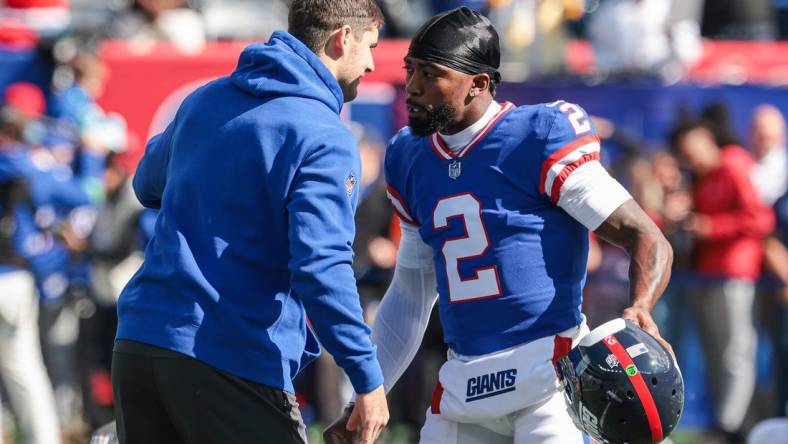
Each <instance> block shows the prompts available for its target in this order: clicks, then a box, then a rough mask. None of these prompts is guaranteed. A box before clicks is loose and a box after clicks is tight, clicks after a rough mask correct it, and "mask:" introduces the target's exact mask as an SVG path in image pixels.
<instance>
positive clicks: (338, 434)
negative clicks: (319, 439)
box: [323, 403, 358, 444]
mask: <svg viewBox="0 0 788 444" xmlns="http://www.w3.org/2000/svg"><path fill="white" fill-rule="evenodd" d="M353 407H354V404H353V403H350V404H348V405H347V406H346V407H345V409H344V410H343V411H342V415H340V416H339V418H337V419H336V420H335V421H334V422H332V423H331V425H329V426H328V427H327V428H326V429H325V430H323V441H324V442H325V443H326V444H353V443H354V442H355V441H357V439H358V432H355V431H349V430H347V422H348V420H349V419H350V414H351V413H353Z"/></svg>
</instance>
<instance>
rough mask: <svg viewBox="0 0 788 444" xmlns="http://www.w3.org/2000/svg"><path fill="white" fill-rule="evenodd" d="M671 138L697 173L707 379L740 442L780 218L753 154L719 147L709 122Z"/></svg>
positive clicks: (694, 220) (700, 310)
mask: <svg viewBox="0 0 788 444" xmlns="http://www.w3.org/2000/svg"><path fill="white" fill-rule="evenodd" d="M672 141H673V142H674V146H675V149H676V150H677V152H678V154H679V157H680V158H681V160H682V161H683V162H684V163H685V164H686V165H687V166H688V167H689V169H690V171H691V172H692V173H693V176H694V183H693V201H694V204H695V207H694V213H692V214H691V215H690V217H689V219H688V220H687V223H686V225H685V227H686V229H687V230H688V231H689V232H690V233H691V234H692V235H693V237H694V238H695V242H696V249H695V270H696V271H697V272H698V274H699V275H700V277H701V279H702V282H701V283H700V284H699V285H698V288H696V289H694V290H693V291H691V292H690V305H691V306H692V308H693V309H694V313H695V317H696V319H697V322H698V326H699V333H700V337H701V341H702V343H703V347H704V352H705V354H706V362H707V363H713V364H712V365H708V366H707V375H708V380H709V383H710V386H711V387H710V388H711V392H712V398H713V400H714V417H715V420H716V425H717V427H718V429H719V431H720V432H721V433H722V434H723V435H724V436H727V437H728V439H729V441H730V442H741V440H742V439H741V427H742V423H743V421H744V416H745V414H746V412H747V408H748V407H749V403H750V400H751V398H752V394H753V390H754V387H755V349H756V332H755V327H754V323H753V301H754V296H755V281H756V280H757V279H758V276H759V274H760V266H761V258H762V255H763V238H764V237H765V236H766V235H768V234H769V233H770V232H771V231H772V229H773V228H774V215H773V213H772V211H771V210H770V209H769V208H768V207H766V206H765V205H764V204H763V203H762V202H761V201H760V199H759V198H758V195H757V192H756V191H755V188H754V187H753V185H752V182H751V181H750V176H749V175H750V172H751V170H752V166H753V161H752V157H751V156H750V154H749V153H748V152H747V151H745V150H743V149H742V148H740V147H738V146H735V145H727V146H722V147H720V146H719V144H718V142H717V141H716V139H715V137H714V133H713V130H712V129H710V128H709V126H708V125H707V124H705V123H704V122H702V121H695V122H690V123H687V124H685V125H682V126H680V127H679V128H677V129H676V130H675V131H674V133H673V135H672Z"/></svg>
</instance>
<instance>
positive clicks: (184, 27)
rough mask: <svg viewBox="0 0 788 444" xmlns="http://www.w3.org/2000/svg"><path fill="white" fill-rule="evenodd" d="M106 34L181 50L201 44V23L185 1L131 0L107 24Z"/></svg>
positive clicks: (199, 48)
mask: <svg viewBox="0 0 788 444" xmlns="http://www.w3.org/2000/svg"><path fill="white" fill-rule="evenodd" d="M110 37H112V38H116V39H124V40H130V41H131V42H132V43H137V44H140V45H145V44H150V43H152V42H155V41H168V42H172V43H173V44H174V45H175V47H176V48H178V49H179V50H181V51H183V52H185V53H197V52H200V51H202V49H203V48H204V47H205V41H206V37H205V25H204V24H203V20H202V17H201V16H200V14H199V13H198V12H197V11H195V10H193V9H190V8H189V5H188V2H187V1H186V0H135V1H134V3H133V4H132V7H131V8H130V9H129V10H128V11H126V12H124V13H121V14H120V15H119V16H118V17H117V18H116V19H115V21H114V22H113V24H112V25H111V27H110Z"/></svg>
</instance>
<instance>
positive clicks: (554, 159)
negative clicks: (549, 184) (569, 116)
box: [539, 134, 599, 193]
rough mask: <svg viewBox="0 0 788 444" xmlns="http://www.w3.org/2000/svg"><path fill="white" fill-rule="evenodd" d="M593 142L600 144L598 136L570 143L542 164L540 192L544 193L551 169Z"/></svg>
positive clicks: (593, 135)
mask: <svg viewBox="0 0 788 444" xmlns="http://www.w3.org/2000/svg"><path fill="white" fill-rule="evenodd" d="M591 142H599V136H597V135H596V134H591V135H588V136H585V137H583V138H581V139H577V140H574V141H572V142H569V143H568V144H566V145H564V146H563V147H561V148H559V149H558V150H557V151H555V152H554V153H553V154H551V155H550V156H549V157H548V158H547V159H545V161H544V162H543V163H542V174H541V175H540V176H539V192H540V193H544V192H545V189H544V182H545V179H547V172H548V171H550V168H551V167H552V166H553V165H555V163H556V162H558V161H559V160H561V159H563V158H564V157H566V156H567V154H569V153H571V152H572V151H574V150H575V149H576V148H578V147H581V146H583V145H586V144H589V143H591Z"/></svg>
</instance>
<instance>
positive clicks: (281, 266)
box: [117, 31, 383, 393]
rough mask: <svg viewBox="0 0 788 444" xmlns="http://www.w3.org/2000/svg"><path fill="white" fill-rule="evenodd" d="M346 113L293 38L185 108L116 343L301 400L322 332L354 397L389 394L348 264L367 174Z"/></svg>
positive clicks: (167, 146)
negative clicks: (298, 390)
mask: <svg viewBox="0 0 788 444" xmlns="http://www.w3.org/2000/svg"><path fill="white" fill-rule="evenodd" d="M342 103H343V96H342V91H341V90H340V88H339V84H338V83H337V81H336V79H335V78H334V77H333V75H332V74H331V72H330V71H329V70H328V68H327V67H326V66H325V65H324V64H323V62H321V61H320V59H319V58H317V56H315V54H314V53H312V52H311V51H310V50H309V49H308V48H307V47H306V46H304V45H303V44H302V43H301V42H299V41H298V40H297V39H296V38H294V37H293V36H291V35H290V34H287V33H285V32H281V31H280V32H275V33H274V34H273V35H272V36H271V39H270V40H269V41H268V43H266V44H253V45H250V46H249V47H247V48H246V49H245V50H244V51H243V53H242V54H241V56H240V59H239V61H238V67H237V68H236V70H235V72H233V73H232V75H231V76H229V77H223V78H220V79H218V80H215V81H213V82H211V83H208V84H207V85H205V86H203V87H201V88H199V89H198V90H197V91H195V92H194V93H192V94H191V95H190V96H189V97H187V98H186V100H185V101H184V102H183V104H182V105H181V107H180V109H179V110H178V112H177V114H176V116H175V119H174V120H173V122H172V123H171V124H170V125H169V126H168V127H167V129H166V130H165V131H164V132H163V133H162V134H160V135H158V136H156V137H154V138H153V139H151V140H150V142H148V146H147V147H146V149H145V155H144V157H143V158H142V160H141V161H140V164H139V166H138V167H137V173H136V175H135V177H134V190H135V192H136V194H137V197H138V198H139V200H140V202H142V204H143V205H145V206H146V207H148V208H154V209H160V213H159V217H158V219H157V220H156V226H155V231H154V236H153V238H152V239H151V241H150V242H149V244H148V246H147V248H146V251H145V262H144V264H143V265H142V267H141V268H140V270H139V271H138V272H137V273H136V274H135V275H134V277H133V278H132V279H131V281H130V282H129V284H128V285H127V286H126V288H125V289H124V290H123V293H122V294H121V296H120V301H119V304H118V315H119V327H118V334H117V338H118V339H131V340H136V341H141V342H144V343H148V344H152V345H155V346H159V347H163V348H166V349H170V350H174V351H176V352H179V353H182V354H185V355H188V356H192V357H194V358H196V359H198V360H201V361H204V362H206V363H208V364H210V365H212V366H214V367H216V368H218V369H221V370H224V371H226V372H228V373H231V374H234V375H237V376H240V377H243V378H246V379H249V380H252V381H255V382H259V383H261V384H265V385H268V386H271V387H276V388H280V389H283V390H286V391H289V392H293V384H292V379H293V378H294V377H295V376H296V374H297V373H298V372H299V370H300V369H302V368H303V367H304V366H305V365H306V364H307V363H308V362H309V361H311V360H312V359H314V358H315V357H316V356H317V354H318V353H319V346H318V344H317V341H316V340H315V337H314V336H313V334H312V328H310V327H309V326H308V325H307V324H308V322H309V323H311V327H313V328H314V331H315V332H316V333H317V336H318V337H319V338H320V341H321V342H322V344H323V345H324V346H325V347H326V349H328V351H329V352H330V353H331V354H332V355H333V356H334V358H335V360H336V361H337V363H338V364H339V365H340V366H341V367H342V368H343V369H344V370H345V372H346V373H347V374H348V377H349V378H350V381H351V383H352V384H353V387H354V389H355V390H356V392H359V393H365V392H369V391H371V390H373V389H374V388H376V387H378V386H379V385H380V384H382V383H383V376H382V373H381V371H380V366H379V365H378V362H377V358H376V355H375V347H374V346H373V345H372V343H371V341H370V339H369V333H370V331H369V328H368V327H367V326H366V325H365V324H364V323H363V320H362V312H361V307H360V304H359V300H358V294H357V291H356V283H355V280H354V278H353V270H352V268H351V264H352V262H353V253H352V249H351V242H352V239H353V236H354V231H355V227H354V225H353V214H354V212H355V209H356V205H357V202H358V194H359V192H358V185H357V179H358V178H359V177H360V169H361V165H360V160H359V155H358V151H357V147H356V142H355V139H354V138H353V136H352V135H351V133H350V132H349V131H348V130H347V129H346V128H345V127H344V125H343V124H342V122H341V121H340V120H339V112H340V109H341V107H342ZM307 316H308V319H309V321H307Z"/></svg>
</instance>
